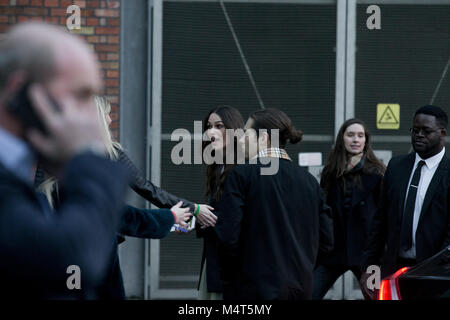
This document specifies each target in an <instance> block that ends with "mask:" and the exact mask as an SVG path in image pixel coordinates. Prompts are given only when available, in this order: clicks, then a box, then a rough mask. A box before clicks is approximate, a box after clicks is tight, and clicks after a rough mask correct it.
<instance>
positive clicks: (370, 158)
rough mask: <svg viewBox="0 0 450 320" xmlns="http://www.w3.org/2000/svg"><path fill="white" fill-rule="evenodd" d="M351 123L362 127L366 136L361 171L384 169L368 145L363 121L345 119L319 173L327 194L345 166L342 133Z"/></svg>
mask: <svg viewBox="0 0 450 320" xmlns="http://www.w3.org/2000/svg"><path fill="white" fill-rule="evenodd" d="M353 124H359V125H361V126H362V127H363V128H364V134H365V136H366V142H365V145H364V150H363V152H364V161H363V168H362V170H363V171H362V172H363V173H369V172H373V173H378V174H381V175H383V174H384V172H385V171H386V167H385V165H384V164H383V162H381V161H380V160H379V159H378V158H377V157H376V156H375V154H374V153H373V150H372V147H371V145H370V132H369V130H368V129H367V126H366V124H365V123H364V121H362V120H360V119H357V118H352V119H348V120H347V121H345V122H344V123H343V124H342V126H341V128H340V129H339V132H338V135H337V137H336V143H335V145H334V148H333V149H332V150H331V153H330V155H329V157H328V161H327V164H326V166H325V167H324V168H323V171H322V174H321V185H322V187H323V188H324V190H325V193H326V194H328V190H329V188H330V186H331V185H332V184H333V182H334V181H336V180H337V179H339V178H341V177H342V176H343V175H344V173H345V170H346V168H347V162H348V156H347V150H346V149H345V143H344V133H345V130H347V128H348V127H350V126H351V125H353Z"/></svg>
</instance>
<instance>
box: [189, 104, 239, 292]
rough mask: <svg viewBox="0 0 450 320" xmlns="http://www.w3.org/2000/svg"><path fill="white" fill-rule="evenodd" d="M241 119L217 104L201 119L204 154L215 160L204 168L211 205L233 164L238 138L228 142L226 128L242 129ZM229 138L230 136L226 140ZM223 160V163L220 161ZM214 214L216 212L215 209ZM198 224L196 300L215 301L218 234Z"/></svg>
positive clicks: (219, 283) (218, 284)
mask: <svg viewBox="0 0 450 320" xmlns="http://www.w3.org/2000/svg"><path fill="white" fill-rule="evenodd" d="M243 127H244V119H243V118H242V115H241V113H240V112H239V111H238V110H237V109H235V108H233V107H230V106H219V107H217V108H214V109H213V110H211V111H210V112H209V113H208V115H207V116H206V117H205V119H204V121H203V132H205V133H206V135H207V136H208V138H209V140H210V141H206V142H205V143H204V144H203V153H204V154H205V153H207V152H205V151H208V150H209V151H210V154H211V156H212V157H214V159H220V160H223V161H215V162H214V163H212V164H210V165H208V167H207V169H206V197H207V198H208V203H209V205H210V206H211V207H213V208H216V209H217V207H218V203H219V201H220V198H221V194H222V188H223V185H224V182H225V179H226V177H227V175H228V173H229V172H230V170H231V169H232V168H233V167H234V166H235V164H236V157H237V154H238V153H237V146H238V141H237V138H235V137H234V138H233V141H227V138H226V132H225V130H226V129H242V128H243ZM229 140H231V139H229ZM230 148H234V158H232V159H233V161H232V163H226V153H227V151H230V150H231V149H230ZM219 162H222V163H223V164H221V163H219ZM214 213H215V214H216V216H217V212H215V211H214ZM196 227H197V236H198V237H202V238H203V255H202V261H201V267H200V280H199V285H198V289H199V299H200V300H216V299H222V291H223V289H222V281H221V279H220V273H219V265H218V253H217V250H218V249H217V248H218V247H217V246H218V242H217V241H218V240H217V234H216V232H215V230H214V227H207V228H203V227H201V226H199V225H197V226H196Z"/></svg>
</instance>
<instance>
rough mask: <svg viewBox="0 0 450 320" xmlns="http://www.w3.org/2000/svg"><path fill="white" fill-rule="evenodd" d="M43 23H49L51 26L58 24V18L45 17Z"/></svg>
mask: <svg viewBox="0 0 450 320" xmlns="http://www.w3.org/2000/svg"><path fill="white" fill-rule="evenodd" d="M44 21H45V22H48V23H51V24H58V21H59V18H58V17H45V18H44Z"/></svg>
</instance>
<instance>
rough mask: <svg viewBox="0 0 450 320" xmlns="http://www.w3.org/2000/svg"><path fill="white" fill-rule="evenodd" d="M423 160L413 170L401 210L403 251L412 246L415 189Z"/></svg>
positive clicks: (417, 186) (417, 187) (417, 185)
mask: <svg viewBox="0 0 450 320" xmlns="http://www.w3.org/2000/svg"><path fill="white" fill-rule="evenodd" d="M424 164H425V161H423V160H421V161H420V162H419V163H418V164H417V167H416V170H415V171H414V175H413V178H412V180H411V184H410V185H409V191H408V198H406V203H405V210H404V211H403V219H402V230H401V233H400V236H401V243H400V245H401V248H402V249H403V250H405V251H407V250H409V249H410V248H411V247H412V228H413V219H414V207H415V204H416V196H417V189H419V181H420V172H421V170H422V166H423V165H424Z"/></svg>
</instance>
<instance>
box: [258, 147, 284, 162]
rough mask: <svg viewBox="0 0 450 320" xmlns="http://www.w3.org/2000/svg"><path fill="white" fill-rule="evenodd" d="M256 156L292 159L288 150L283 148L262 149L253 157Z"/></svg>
mask: <svg viewBox="0 0 450 320" xmlns="http://www.w3.org/2000/svg"><path fill="white" fill-rule="evenodd" d="M255 158H280V159H285V160H289V161H292V160H291V158H290V157H289V155H288V154H287V152H286V150H284V149H281V148H267V149H264V150H261V151H260V152H259V153H258V154H257V155H256V156H254V157H253V158H252V160H253V159H255Z"/></svg>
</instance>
